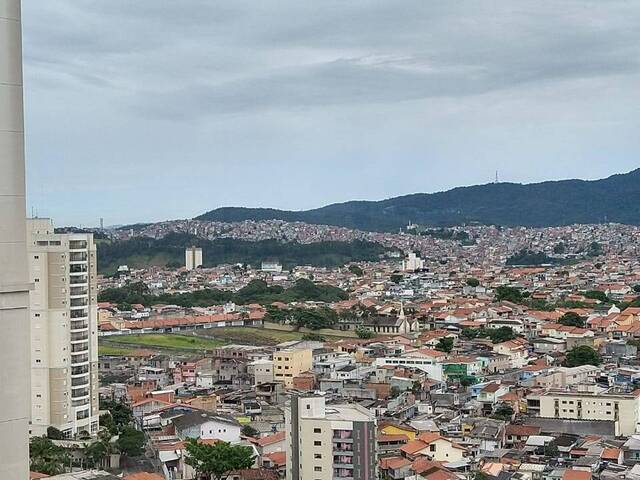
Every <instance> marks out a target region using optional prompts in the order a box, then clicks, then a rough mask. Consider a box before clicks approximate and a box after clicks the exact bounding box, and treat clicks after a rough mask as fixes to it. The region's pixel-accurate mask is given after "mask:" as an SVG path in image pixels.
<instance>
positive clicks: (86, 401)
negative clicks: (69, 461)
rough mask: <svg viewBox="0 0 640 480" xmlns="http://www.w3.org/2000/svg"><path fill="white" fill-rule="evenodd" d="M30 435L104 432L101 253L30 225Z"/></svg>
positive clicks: (84, 241)
mask: <svg viewBox="0 0 640 480" xmlns="http://www.w3.org/2000/svg"><path fill="white" fill-rule="evenodd" d="M27 230H28V242H29V243H28V258H29V274H30V279H31V282H33V284H34V288H33V290H32V291H31V293H30V316H31V434H32V435H42V434H43V433H46V430H47V427H49V426H53V427H55V428H57V429H59V430H61V431H62V432H63V434H64V435H65V437H68V438H73V437H75V436H77V435H79V434H82V433H84V432H86V433H89V434H92V435H94V434H96V433H97V432H98V337H97V330H98V308H97V288H96V277H97V274H96V247H95V244H94V243H93V235H92V234H87V233H69V234H56V233H54V229H53V225H52V223H51V221H50V220H49V219H30V220H28V222H27Z"/></svg>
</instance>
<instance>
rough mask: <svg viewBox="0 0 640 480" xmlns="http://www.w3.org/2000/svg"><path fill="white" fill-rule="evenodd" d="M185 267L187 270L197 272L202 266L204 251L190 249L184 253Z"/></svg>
mask: <svg viewBox="0 0 640 480" xmlns="http://www.w3.org/2000/svg"><path fill="white" fill-rule="evenodd" d="M184 266H185V268H186V269H187V270H195V269H196V268H198V267H201V266H202V249H201V248H198V247H189V248H186V249H185V251H184Z"/></svg>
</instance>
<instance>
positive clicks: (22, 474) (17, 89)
mask: <svg viewBox="0 0 640 480" xmlns="http://www.w3.org/2000/svg"><path fill="white" fill-rule="evenodd" d="M25 219H26V208H25V166H24V119H23V109H22V34H21V24H20V0H0V478H1V479H2V480H26V479H28V478H29V445H28V431H29V411H30V405H31V401H30V397H31V395H30V391H29V372H30V358H29V338H30V333H29V330H30V327H29V312H28V305H29V291H28V284H27V283H28V270H27V250H26V240H25V239H26V225H25V221H26V220H25Z"/></svg>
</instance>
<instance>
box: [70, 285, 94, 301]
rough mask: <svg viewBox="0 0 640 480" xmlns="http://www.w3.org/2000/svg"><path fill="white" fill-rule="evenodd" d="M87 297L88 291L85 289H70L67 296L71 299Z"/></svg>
mask: <svg viewBox="0 0 640 480" xmlns="http://www.w3.org/2000/svg"><path fill="white" fill-rule="evenodd" d="M87 295H89V289H88V288H87V287H71V288H70V289H69V296H70V297H71V298H72V299H73V297H86V296H87Z"/></svg>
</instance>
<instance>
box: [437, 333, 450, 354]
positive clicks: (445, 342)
mask: <svg viewBox="0 0 640 480" xmlns="http://www.w3.org/2000/svg"><path fill="white" fill-rule="evenodd" d="M436 350H438V351H439V352H445V353H451V350H453V338H451V337H444V338H441V339H440V340H438V343H437V344H436Z"/></svg>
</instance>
